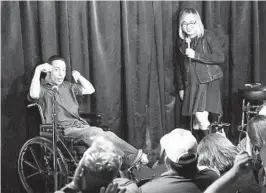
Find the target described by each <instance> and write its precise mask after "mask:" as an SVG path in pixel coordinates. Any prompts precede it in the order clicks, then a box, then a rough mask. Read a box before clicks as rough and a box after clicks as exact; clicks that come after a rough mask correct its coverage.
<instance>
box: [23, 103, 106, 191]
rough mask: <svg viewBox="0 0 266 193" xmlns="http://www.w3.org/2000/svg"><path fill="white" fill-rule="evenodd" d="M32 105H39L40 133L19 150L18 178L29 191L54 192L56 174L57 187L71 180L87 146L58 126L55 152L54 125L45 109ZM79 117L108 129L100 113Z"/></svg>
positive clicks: (32, 105) (30, 106) (85, 114)
mask: <svg viewBox="0 0 266 193" xmlns="http://www.w3.org/2000/svg"><path fill="white" fill-rule="evenodd" d="M32 107H35V108H36V107H37V110H38V112H39V114H40V118H41V124H40V128H39V136H36V137H34V138H31V139H29V140H28V141H26V142H25V143H24V145H23V146H22V148H21V150H20V153H19V158H18V174H19V178H20V180H21V183H22V185H23V187H24V188H25V190H26V191H27V192H29V193H44V192H45V193H48V192H54V187H55V186H54V185H55V183H54V182H55V181H54V179H55V177H54V176H57V187H58V188H57V189H60V188H62V187H63V186H64V185H66V184H67V183H69V182H70V181H71V180H72V178H73V176H74V172H75V169H76V166H77V165H78V162H79V160H80V159H81V157H82V155H83V153H84V152H85V150H86V149H87V148H88V146H86V144H85V143H82V142H78V143H76V142H75V141H74V139H73V138H71V137H66V136H65V135H64V130H63V128H61V127H59V126H56V133H57V140H56V141H57V142H56V148H57V149H56V151H54V149H53V141H52V138H53V125H52V124H46V123H45V119H44V115H43V111H42V108H41V106H40V105H39V104H37V103H33V104H30V105H28V108H32ZM80 116H81V117H83V118H84V119H86V120H87V121H88V123H89V124H90V125H92V126H97V127H101V128H103V129H104V130H109V129H108V127H106V126H103V125H101V120H102V119H103V115H101V114H95V113H83V112H80ZM55 152H56V154H55ZM54 155H56V156H55V157H56V171H55V170H54V165H55V163H54V160H53V159H54ZM55 172H56V173H57V174H55Z"/></svg>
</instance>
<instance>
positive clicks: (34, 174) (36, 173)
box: [25, 172, 40, 179]
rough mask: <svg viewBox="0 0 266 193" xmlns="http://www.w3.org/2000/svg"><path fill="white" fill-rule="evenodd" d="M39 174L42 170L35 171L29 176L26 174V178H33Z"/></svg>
mask: <svg viewBox="0 0 266 193" xmlns="http://www.w3.org/2000/svg"><path fill="white" fill-rule="evenodd" d="M38 174H40V172H35V173H33V174H31V175H29V176H26V177H25V178H26V179H29V178H31V177H32V176H36V175H38Z"/></svg>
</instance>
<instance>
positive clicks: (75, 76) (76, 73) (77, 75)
mask: <svg viewBox="0 0 266 193" xmlns="http://www.w3.org/2000/svg"><path fill="white" fill-rule="evenodd" d="M72 76H73V78H74V80H75V82H76V83H77V82H78V80H79V78H80V73H79V72H78V71H76V70H73V71H72Z"/></svg>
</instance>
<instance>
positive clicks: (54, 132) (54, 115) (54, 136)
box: [52, 88, 58, 191]
mask: <svg viewBox="0 0 266 193" xmlns="http://www.w3.org/2000/svg"><path fill="white" fill-rule="evenodd" d="M52 90H53V110H52V111H53V112H52V118H53V152H54V159H53V165H54V191H57V185H58V183H57V182H58V180H57V163H56V162H57V145H56V144H57V133H56V113H55V101H56V99H55V90H57V88H55V89H54V88H52Z"/></svg>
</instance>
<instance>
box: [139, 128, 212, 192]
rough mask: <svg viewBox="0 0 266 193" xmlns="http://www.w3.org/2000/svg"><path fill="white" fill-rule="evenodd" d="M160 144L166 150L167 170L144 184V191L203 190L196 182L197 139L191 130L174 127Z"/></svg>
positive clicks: (142, 189) (142, 188)
mask: <svg viewBox="0 0 266 193" xmlns="http://www.w3.org/2000/svg"><path fill="white" fill-rule="evenodd" d="M160 144H161V148H162V151H165V158H164V160H165V165H166V168H167V171H166V172H165V173H163V174H162V175H161V177H159V178H156V179H153V180H151V181H150V182H147V183H145V184H144V185H142V186H141V187H140V189H141V191H142V193H154V192H160V193H174V192H176V191H177V190H178V192H180V193H182V192H186V193H187V192H193V193H196V192H201V190H200V188H199V187H198V186H197V184H196V181H197V172H198V170H197V140H196V139H195V137H194V136H193V135H192V134H191V132H190V131H188V130H185V129H174V130H173V131H171V132H170V133H168V134H166V135H164V136H163V137H162V138H161V140H160ZM202 179H203V178H202ZM202 179H199V181H200V180H202ZM201 182H206V180H205V181H204V180H202V181H201ZM209 183H212V182H209ZM209 185H210V184H208V185H206V187H207V186H209ZM206 187H203V189H205V188H206Z"/></svg>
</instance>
